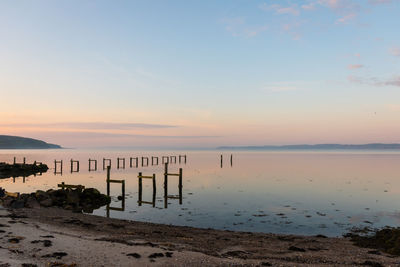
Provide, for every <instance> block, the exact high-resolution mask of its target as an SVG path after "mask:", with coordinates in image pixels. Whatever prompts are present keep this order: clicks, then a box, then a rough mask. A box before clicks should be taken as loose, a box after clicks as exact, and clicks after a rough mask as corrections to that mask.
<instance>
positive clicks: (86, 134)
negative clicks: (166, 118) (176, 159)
mask: <svg viewBox="0 0 400 267" xmlns="http://www.w3.org/2000/svg"><path fill="white" fill-rule="evenodd" d="M34 135H39V136H41V135H43V136H46V137H51V138H68V139H69V138H87V139H90V138H143V139H191V138H193V139H198V138H219V137H222V136H216V135H144V134H122V133H106V132H79V131H70V132H62V131H46V132H40V131H39V132H35V133H34Z"/></svg>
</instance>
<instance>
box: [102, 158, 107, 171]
mask: <svg viewBox="0 0 400 267" xmlns="http://www.w3.org/2000/svg"><path fill="white" fill-rule="evenodd" d="M105 161H106V159H105V158H103V170H105V166H104V165H105Z"/></svg>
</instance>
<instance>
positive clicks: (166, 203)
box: [163, 157, 168, 208]
mask: <svg viewBox="0 0 400 267" xmlns="http://www.w3.org/2000/svg"><path fill="white" fill-rule="evenodd" d="M167 159H168V158H167ZM163 161H164V157H163ZM164 208H168V163H165V165H164Z"/></svg>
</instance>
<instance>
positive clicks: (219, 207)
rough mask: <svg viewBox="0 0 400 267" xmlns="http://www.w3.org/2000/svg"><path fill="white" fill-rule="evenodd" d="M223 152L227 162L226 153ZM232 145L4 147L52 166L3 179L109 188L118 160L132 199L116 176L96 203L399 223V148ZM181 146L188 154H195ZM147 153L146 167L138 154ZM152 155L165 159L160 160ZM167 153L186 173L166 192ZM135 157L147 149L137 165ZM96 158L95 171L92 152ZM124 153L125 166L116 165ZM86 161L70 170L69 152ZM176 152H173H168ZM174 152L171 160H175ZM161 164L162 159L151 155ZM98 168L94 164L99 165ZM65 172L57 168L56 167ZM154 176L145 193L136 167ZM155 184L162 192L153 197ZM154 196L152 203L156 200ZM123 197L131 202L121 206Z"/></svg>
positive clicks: (234, 225)
mask: <svg viewBox="0 0 400 267" xmlns="http://www.w3.org/2000/svg"><path fill="white" fill-rule="evenodd" d="M221 154H223V155H224V158H223V164H222V166H221V161H220V155H221ZM232 154H233V160H232V164H231V162H230V155H231V152H226V151H223V152H219V151H200V152H199V151H169V152H167V151H103V150H92V151H88V150H2V151H0V162H1V161H5V162H12V161H13V158H14V156H15V157H16V158H17V161H18V162H21V161H22V159H23V157H26V161H27V162H28V163H31V162H33V161H35V160H36V161H42V162H43V163H46V164H48V166H49V167H50V170H49V171H48V172H47V173H43V174H42V175H41V176H36V177H34V176H30V177H26V178H25V179H24V178H23V177H16V178H7V179H0V187H3V188H6V190H7V191H9V192H33V191H35V190H38V189H41V190H46V189H50V188H57V185H58V184H60V183H61V182H64V183H66V184H82V185H84V186H86V187H95V188H98V189H99V190H100V191H101V192H102V193H106V188H107V183H106V173H107V172H106V171H105V170H103V158H109V159H111V160H112V168H111V179H117V180H125V186H126V190H125V191H126V194H125V203H123V202H122V201H121V200H118V198H117V197H118V196H120V195H121V194H122V190H121V184H115V183H113V184H111V185H110V188H111V196H112V203H111V205H110V207H111V209H107V207H103V208H101V209H99V210H96V211H94V214H95V215H98V216H109V217H112V218H122V219H128V220H135V221H146V222H154V223H164V224H173V225H186V226H195V227H203V228H217V229H229V230H239V231H252V232H272V233H290V234H304V235H315V234H324V235H328V236H339V235H341V234H343V233H346V232H348V231H349V229H350V228H352V227H364V226H368V227H372V228H374V227H377V228H379V227H383V226H386V225H389V226H397V225H399V223H400V152H385V151H369V152H366V151H363V152H360V151H358V152H357V151H345V152H340V151H329V152H328V151H318V152H271V151H269V152H245V151H243V152H232ZM178 155H186V156H187V162H186V163H184V160H183V159H182V160H181V163H179V158H178ZM142 156H144V157H149V165H148V166H141V158H140V157H142ZM151 156H158V157H160V158H159V164H158V165H152V162H151ZM161 156H177V159H176V163H175V162H170V164H169V173H178V172H179V168H182V172H183V179H182V185H183V187H182V194H181V199H180V194H179V193H180V191H179V178H178V177H177V176H170V177H169V178H168V192H167V196H168V198H167V199H166V198H165V191H164V165H163V164H161ZM130 157H139V166H138V167H136V166H135V165H136V161H135V160H133V165H134V166H133V167H132V168H131V167H130V162H129V161H130V160H129V158H130ZM89 158H91V159H96V160H97V170H96V171H89V166H88V164H89V162H88V159H89ZM117 158H125V169H123V168H122V161H121V164H120V165H121V166H120V167H121V168H120V169H117ZM71 159H74V160H79V161H80V170H79V172H72V173H71V165H70V160H71ZM54 160H63V173H62V175H61V174H55V173H54ZM170 160H171V159H170ZM172 161H173V159H172ZM153 163H154V164H155V160H154V162H153ZM92 167H93V168H94V163H93V165H92ZM58 171H59V170H58ZM139 172H142V173H143V175H153V174H155V175H156V191H155V192H153V185H152V181H151V180H150V179H144V180H143V190H142V196H141V199H142V201H144V202H143V203H138V200H139V198H140V196H139V192H138V191H139V190H138V187H139V186H138V178H137V175H138V173H139ZM153 193H155V195H154V198H153ZM153 200H154V204H153V203H152V202H153ZM123 204H124V205H123Z"/></svg>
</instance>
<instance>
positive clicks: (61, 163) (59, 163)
mask: <svg viewBox="0 0 400 267" xmlns="http://www.w3.org/2000/svg"><path fill="white" fill-rule="evenodd" d="M58 165H60V170H59V171H57V166H58ZM62 173H63V161H62V160H54V174H55V175H56V174H61V175H62Z"/></svg>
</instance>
